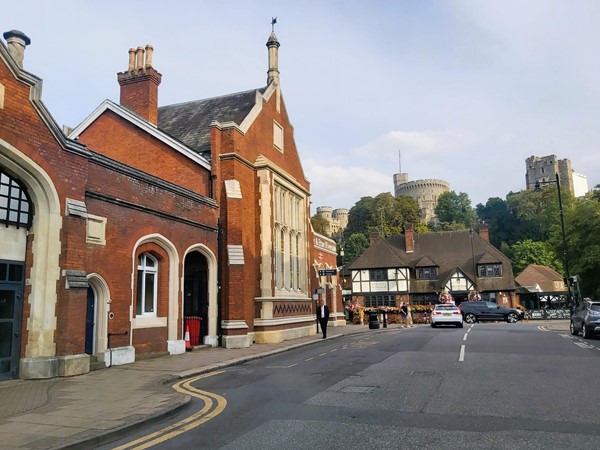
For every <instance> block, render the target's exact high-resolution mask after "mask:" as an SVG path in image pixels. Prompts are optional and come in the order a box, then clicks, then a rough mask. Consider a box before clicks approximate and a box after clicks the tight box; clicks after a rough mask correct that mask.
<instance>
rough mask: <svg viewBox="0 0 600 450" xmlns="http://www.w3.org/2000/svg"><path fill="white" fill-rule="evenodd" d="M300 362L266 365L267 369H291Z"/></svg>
mask: <svg viewBox="0 0 600 450" xmlns="http://www.w3.org/2000/svg"><path fill="white" fill-rule="evenodd" d="M297 365H298V363H294V364H290V365H289V366H266V367H265V369H289V368H290V367H294V366H297Z"/></svg>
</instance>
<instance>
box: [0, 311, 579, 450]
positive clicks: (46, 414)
mask: <svg viewBox="0 0 600 450" xmlns="http://www.w3.org/2000/svg"><path fill="white" fill-rule="evenodd" d="M529 323H537V324H538V327H541V328H542V329H543V330H545V331H555V332H565V331H568V329H569V322H568V320H553V321H531V322H529ZM418 326H424V325H417V327H418ZM398 328H400V326H399V325H396V324H393V325H388V327H387V328H383V327H380V328H379V330H370V329H369V327H368V325H347V326H339V327H333V326H329V327H328V329H327V335H328V337H327V339H335V338H339V337H341V336H347V335H353V334H359V333H374V332H385V331H388V330H394V329H396V330H397V329H398ZM407 331H408V330H407ZM322 342H323V339H322V338H321V334H318V335H316V336H307V337H303V338H299V339H294V340H290V341H284V342H280V343H275V344H254V345H252V346H250V347H248V348H240V349H226V348H223V347H202V348H195V349H194V350H192V351H189V352H186V353H185V354H183V355H172V356H161V357H157V358H152V359H145V360H140V361H136V362H134V363H132V364H127V365H122V366H112V367H110V368H107V369H101V370H95V371H92V372H89V373H87V374H85V375H80V376H76V377H70V378H53V379H48V380H10V381H3V382H1V383H0V436H1V438H0V448H2V449H6V450H8V449H19V450H23V449H85V448H94V447H97V446H100V445H103V444H106V443H108V442H111V441H113V440H116V439H119V438H121V437H124V436H126V435H127V434H128V433H131V432H133V431H135V430H137V429H140V428H141V427H143V426H145V425H148V424H149V423H152V422H158V421H160V420H163V419H165V418H166V417H169V416H170V415H175V414H176V413H177V412H179V411H180V410H181V409H183V408H185V407H186V406H188V404H189V402H190V397H189V396H187V395H184V394H181V393H179V392H176V391H175V390H173V389H172V388H171V386H170V385H171V384H172V383H174V382H176V381H179V380H181V379H184V378H189V377H193V376H195V375H199V374H202V373H207V372H212V371H215V370H218V369H222V368H224V367H229V366H234V365H237V364H242V363H244V362H246V361H250V360H253V359H259V358H264V357H266V356H270V355H273V354H276V353H279V352H283V351H287V350H291V349H294V348H298V347H302V346H305V345H318V344H319V343H322Z"/></svg>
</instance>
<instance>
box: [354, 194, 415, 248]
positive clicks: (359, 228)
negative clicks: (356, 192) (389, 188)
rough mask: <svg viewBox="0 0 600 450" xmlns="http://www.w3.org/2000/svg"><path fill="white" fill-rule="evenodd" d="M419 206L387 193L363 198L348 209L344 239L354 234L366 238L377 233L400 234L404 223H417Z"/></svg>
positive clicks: (410, 200) (412, 201)
mask: <svg viewBox="0 0 600 450" xmlns="http://www.w3.org/2000/svg"><path fill="white" fill-rule="evenodd" d="M419 220H420V219H419V205H418V203H417V201H416V200H415V199H414V198H412V197H405V196H401V197H397V198H396V197H394V196H393V195H392V194H390V193H389V192H383V193H381V194H378V195H377V196H376V197H375V198H373V197H363V198H361V199H360V200H359V201H358V202H356V204H355V205H354V206H353V207H352V208H351V209H350V211H349V214H348V226H347V227H346V229H345V230H344V239H345V240H348V237H349V236H351V235H353V234H355V233H362V234H363V235H364V236H365V237H368V236H369V234H370V233H374V232H377V233H379V234H381V235H383V236H389V235H391V234H399V233H402V229H403V228H404V224H405V223H419Z"/></svg>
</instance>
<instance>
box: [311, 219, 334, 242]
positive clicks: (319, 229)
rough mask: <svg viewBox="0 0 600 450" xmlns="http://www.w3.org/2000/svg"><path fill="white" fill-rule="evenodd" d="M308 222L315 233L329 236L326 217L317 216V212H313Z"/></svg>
mask: <svg viewBox="0 0 600 450" xmlns="http://www.w3.org/2000/svg"><path fill="white" fill-rule="evenodd" d="M310 223H311V224H312V227H313V230H314V231H315V233H319V234H322V235H323V236H327V237H330V236H329V234H328V233H327V229H328V228H329V222H327V219H325V218H323V217H321V216H319V215H318V214H315V215H314V216H312V217H311V218H310Z"/></svg>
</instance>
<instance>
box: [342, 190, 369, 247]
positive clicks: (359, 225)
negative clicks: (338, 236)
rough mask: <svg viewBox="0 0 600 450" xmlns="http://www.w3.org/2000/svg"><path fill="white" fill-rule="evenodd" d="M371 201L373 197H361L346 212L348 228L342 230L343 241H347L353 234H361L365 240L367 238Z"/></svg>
mask: <svg viewBox="0 0 600 450" xmlns="http://www.w3.org/2000/svg"><path fill="white" fill-rule="evenodd" d="M373 201H374V200H373V197H362V198H361V199H360V200H359V201H357V202H356V203H355V204H354V206H353V207H352V208H350V211H348V226H346V229H345V230H344V240H346V241H347V240H348V239H349V237H350V236H352V235H353V234H355V233H363V234H364V235H365V238H366V237H367V235H368V233H369V232H368V231H367V229H368V224H369V222H370V220H371V209H372V204H373Z"/></svg>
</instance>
